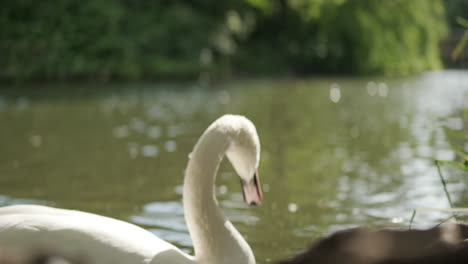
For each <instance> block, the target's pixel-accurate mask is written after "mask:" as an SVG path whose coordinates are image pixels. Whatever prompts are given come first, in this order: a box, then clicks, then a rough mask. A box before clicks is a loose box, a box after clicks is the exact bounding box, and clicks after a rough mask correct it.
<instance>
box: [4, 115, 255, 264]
mask: <svg viewBox="0 0 468 264" xmlns="http://www.w3.org/2000/svg"><path fill="white" fill-rule="evenodd" d="M259 153H260V143H259V139H258V136H257V132H256V129H255V126H254V125H253V124H252V123H251V122H250V121H249V120H248V119H246V118H245V117H242V116H235V115H225V116H222V117H221V118H219V119H218V120H216V121H215V122H214V123H213V124H211V125H210V126H209V127H208V129H207V130H206V131H205V132H204V134H203V135H202V136H201V138H200V139H199V140H198V142H197V144H196V145H195V147H194V150H193V152H192V154H191V155H190V158H189V162H188V165H187V170H186V173H185V180H184V193H183V203H184V210H185V219H186V222H187V225H188V228H189V232H190V235H191V237H192V240H193V245H194V250H195V256H190V255H187V254H185V253H183V252H182V251H181V250H179V249H178V248H177V247H175V246H173V245H171V244H169V243H167V242H165V241H163V240H162V239H160V238H158V237H156V236H155V235H154V234H152V233H150V232H148V231H146V230H144V229H142V228H140V227H137V226H135V225H133V224H129V223H126V222H123V221H119V220H116V219H112V218H108V217H104V216H99V215H95V214H90V213H85V212H80V211H73V210H65V209H56V208H51V207H46V206H38V205H14V206H7V207H3V208H0V248H3V249H5V248H7V249H13V250H16V251H17V252H22V253H24V254H30V253H31V252H34V251H35V250H36V251H37V250H49V251H50V250H52V252H56V253H57V254H62V255H65V256H78V257H82V258H84V259H85V260H86V261H87V263H90V264H119V263H122V264H139V263H149V264H156V263H158V264H159V263H161V264H194V263H196V264H254V263H255V258H254V255H253V253H252V250H251V249H250V247H249V245H248V244H247V242H246V241H245V240H244V238H243V237H242V236H241V234H240V233H239V232H238V231H237V230H236V229H235V228H234V226H233V225H232V224H231V222H230V221H229V220H228V219H227V218H226V217H225V216H224V215H223V214H222V212H221V211H220V210H219V208H218V206H217V201H216V197H215V193H214V188H213V185H214V182H215V178H216V174H217V171H218V167H219V164H220V162H221V160H222V159H223V157H224V155H225V154H226V156H227V157H228V158H229V160H230V161H231V163H232V165H233V167H234V169H235V170H236V172H237V173H238V174H239V176H240V178H241V182H242V185H243V193H244V199H245V200H246V202H247V203H249V204H256V203H258V202H260V201H261V200H262V190H261V187H260V182H259V178H258V174H257V167H258V162H259V157H260V154H259Z"/></svg>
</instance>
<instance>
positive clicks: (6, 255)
mask: <svg viewBox="0 0 468 264" xmlns="http://www.w3.org/2000/svg"><path fill="white" fill-rule="evenodd" d="M84 263H85V262H84V261H81V260H78V259H73V260H72V259H70V258H66V257H63V256H59V255H55V254H48V253H38V254H35V255H33V256H26V255H24V254H20V253H19V252H16V251H14V250H6V249H0V264H84Z"/></svg>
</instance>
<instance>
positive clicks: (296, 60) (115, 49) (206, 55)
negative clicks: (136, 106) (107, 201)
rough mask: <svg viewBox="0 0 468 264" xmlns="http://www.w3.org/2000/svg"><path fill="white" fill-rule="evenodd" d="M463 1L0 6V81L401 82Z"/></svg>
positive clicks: (436, 59) (128, 0)
mask: <svg viewBox="0 0 468 264" xmlns="http://www.w3.org/2000/svg"><path fill="white" fill-rule="evenodd" d="M464 14H468V4H467V1H465V0H445V1H444V0H412V1H408V0H388V1H387V0H386V1H377V0H357V1H356V0H225V1H215V0H191V1H182V0H158V1H144V0H88V1H76V0H61V1H50V0H44V1H31V0H3V1H2V4H1V8H0V27H1V28H0V50H1V55H0V78H1V79H2V80H57V79H78V78H79V79H82V78H85V79H101V80H108V79H142V78H159V77H164V78H168V77H169V78H182V77H183V78H187V77H195V76H199V75H200V73H211V74H212V75H215V76H225V75H230V74H262V75H269V74H311V73H318V74H323V73H332V74H335V73H359V74H381V73H384V74H392V75H394V74H410V73H415V72H421V71H424V70H429V69H436V68H439V67H441V66H442V64H441V57H440V48H439V43H440V41H441V40H442V39H444V38H445V37H446V36H447V34H448V33H449V32H450V30H451V29H453V28H456V27H459V25H457V23H456V22H455V17H456V16H463V15H464Z"/></svg>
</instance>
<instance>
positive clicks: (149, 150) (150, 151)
mask: <svg viewBox="0 0 468 264" xmlns="http://www.w3.org/2000/svg"><path fill="white" fill-rule="evenodd" d="M141 154H142V155H143V157H149V158H154V157H156V156H157V155H158V154H159V148H158V146H156V145H145V146H143V147H142V148H141Z"/></svg>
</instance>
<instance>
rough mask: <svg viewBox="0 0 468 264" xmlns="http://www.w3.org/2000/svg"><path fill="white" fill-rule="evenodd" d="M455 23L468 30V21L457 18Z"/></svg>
mask: <svg viewBox="0 0 468 264" xmlns="http://www.w3.org/2000/svg"><path fill="white" fill-rule="evenodd" d="M457 23H458V24H460V25H462V26H464V27H466V28H468V19H464V18H463V17H457Z"/></svg>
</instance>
